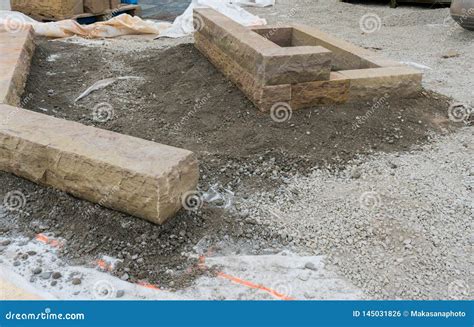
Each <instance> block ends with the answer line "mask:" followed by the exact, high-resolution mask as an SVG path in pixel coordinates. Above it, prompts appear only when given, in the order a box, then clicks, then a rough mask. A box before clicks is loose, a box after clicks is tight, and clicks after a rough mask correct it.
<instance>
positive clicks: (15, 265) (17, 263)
mask: <svg viewBox="0 0 474 327" xmlns="http://www.w3.org/2000/svg"><path fill="white" fill-rule="evenodd" d="M19 265H21V262H20V261H15V262H13V266H14V267H18V266H19Z"/></svg>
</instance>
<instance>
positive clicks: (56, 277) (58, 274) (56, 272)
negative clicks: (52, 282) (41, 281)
mask: <svg viewBox="0 0 474 327" xmlns="http://www.w3.org/2000/svg"><path fill="white" fill-rule="evenodd" d="M52 276H53V279H59V278H61V277H62V275H61V273H60V272H58V271H55V272H54V273H53V275H52Z"/></svg>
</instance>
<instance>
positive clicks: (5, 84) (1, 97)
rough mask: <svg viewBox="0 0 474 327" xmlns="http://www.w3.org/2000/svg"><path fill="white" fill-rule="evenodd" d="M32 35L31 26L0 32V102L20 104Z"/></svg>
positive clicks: (27, 69) (27, 70) (26, 75)
mask: <svg viewBox="0 0 474 327" xmlns="http://www.w3.org/2000/svg"><path fill="white" fill-rule="evenodd" d="M33 37H34V35H33V31H32V29H31V27H28V28H25V30H24V31H18V32H15V33H10V32H6V31H3V32H0V53H1V57H0V103H6V104H10V105H13V106H18V105H19V104H20V97H21V94H22V93H23V89H24V86H25V83H26V79H27V77H28V73H29V71H30V62H31V58H32V57H33V52H34V45H35V44H34V41H33Z"/></svg>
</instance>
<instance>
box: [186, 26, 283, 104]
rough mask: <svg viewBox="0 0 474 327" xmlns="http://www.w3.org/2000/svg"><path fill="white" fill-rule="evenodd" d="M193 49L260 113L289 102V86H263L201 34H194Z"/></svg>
mask: <svg viewBox="0 0 474 327" xmlns="http://www.w3.org/2000/svg"><path fill="white" fill-rule="evenodd" d="M194 40H195V43H194V44H195V47H196V48H197V49H198V50H199V51H200V52H201V53H202V54H203V55H204V56H205V57H207V58H208V59H209V61H210V62H211V63H212V64H213V65H214V66H215V67H216V68H217V69H218V70H219V71H220V72H221V73H222V74H224V75H225V76H226V77H227V78H228V79H230V80H231V81H232V82H233V83H234V84H235V85H236V86H237V87H238V88H239V89H240V90H241V91H242V92H243V93H244V94H245V95H246V96H247V98H249V100H250V101H252V102H253V103H254V104H255V106H256V107H258V108H259V109H260V110H261V111H268V110H270V108H271V107H272V105H273V104H275V103H277V102H289V101H290V99H291V85H289V84H284V85H274V86H272V85H269V86H265V85H263V84H262V83H261V82H260V81H259V80H257V79H256V77H255V75H252V74H251V73H249V72H248V71H247V70H246V69H244V68H242V67H241V66H240V65H239V64H238V63H237V62H235V61H234V60H232V59H231V58H230V57H229V56H228V55H227V53H225V52H224V51H222V50H221V49H220V48H219V47H217V46H216V45H214V44H213V43H211V42H210V41H209V40H208V39H207V37H206V36H205V35H203V34H202V33H201V32H196V33H195V34H194Z"/></svg>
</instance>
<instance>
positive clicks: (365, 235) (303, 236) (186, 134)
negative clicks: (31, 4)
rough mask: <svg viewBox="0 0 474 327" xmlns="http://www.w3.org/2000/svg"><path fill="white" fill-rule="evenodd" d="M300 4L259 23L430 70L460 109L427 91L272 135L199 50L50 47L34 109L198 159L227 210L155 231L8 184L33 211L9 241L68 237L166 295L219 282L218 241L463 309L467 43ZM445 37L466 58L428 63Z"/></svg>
mask: <svg viewBox="0 0 474 327" xmlns="http://www.w3.org/2000/svg"><path fill="white" fill-rule="evenodd" d="M293 3H294V2H290V1H280V2H279V4H278V5H277V6H276V7H275V8H273V9H257V10H256V9H252V10H253V11H256V12H258V13H259V14H260V15H261V16H265V17H266V18H267V19H268V20H269V22H270V23H275V22H282V23H284V22H285V21H290V20H293V21H298V22H303V23H308V24H311V25H315V26H318V27H320V28H321V29H323V30H326V31H329V32H331V33H334V34H335V35H338V36H340V37H343V38H345V39H347V40H349V41H351V42H354V43H356V44H358V45H362V46H365V47H368V48H372V49H374V50H376V51H381V52H382V53H383V54H385V55H386V56H388V57H391V58H393V59H398V60H402V61H416V62H417V63H419V64H424V65H427V66H430V67H432V68H433V69H431V70H429V69H426V70H425V75H426V79H425V80H426V82H425V86H426V87H427V88H432V89H435V90H437V91H443V92H445V93H446V94H448V95H450V96H454V97H455V99H454V100H451V99H448V98H446V97H444V96H442V95H439V94H433V93H431V92H430V91H426V92H425V93H424V94H423V95H421V96H420V97H419V98H417V99H411V100H400V99H386V100H383V101H382V105H376V103H380V100H381V99H376V100H375V102H373V103H368V104H367V105H363V106H340V107H325V108H322V107H321V108H314V109H312V110H307V111H301V112H295V113H293V116H292V117H291V119H290V120H288V121H286V122H283V123H276V122H275V121H272V119H271V118H270V117H269V116H268V115H264V114H261V113H259V112H257V111H256V109H255V108H254V107H253V106H252V105H251V104H250V102H249V101H248V100H246V99H245V97H243V96H242V94H241V93H240V92H239V91H238V90H237V89H236V88H235V87H234V86H232V85H231V84H229V83H228V82H227V81H226V80H225V79H224V78H223V77H222V76H221V75H220V74H219V73H218V72H217V71H216V70H215V69H214V68H213V67H212V66H211V65H210V64H209V63H208V62H207V61H206V60H204V59H203V58H201V57H200V56H199V55H198V53H197V52H196V51H195V50H194V49H193V48H192V46H190V45H186V44H184V45H179V46H178V47H174V48H173V47H170V46H172V45H173V46H174V45H177V44H179V43H182V42H185V40H183V41H178V40H160V41H151V40H149V39H146V38H141V39H140V40H139V41H131V40H130V38H126V39H120V40H114V41H88V40H87V41H80V42H79V40H77V39H69V40H68V41H67V42H60V41H54V42H42V43H40V45H39V49H38V52H37V54H36V56H35V58H34V69H33V71H32V74H31V76H30V80H29V83H28V86H27V90H26V92H25V97H24V100H25V101H24V104H25V107H27V108H29V109H31V110H36V111H41V112H43V113H45V114H52V115H54V116H57V117H62V118H66V119H71V120H76V121H80V122H82V123H84V124H91V125H95V126H98V127H100V128H106V129H111V130H114V131H118V132H121V133H125V134H130V135H134V136H139V137H143V138H146V139H150V140H155V141H157V142H161V143H165V144H170V145H175V146H179V147H184V148H188V149H191V150H193V151H195V152H196V153H197V154H198V156H199V159H200V161H201V167H202V168H201V169H202V178H201V181H200V187H201V189H202V190H203V191H208V190H209V189H210V188H211V186H213V185H215V184H217V187H216V188H217V189H218V192H219V193H220V194H223V195H224V196H223V197H221V200H222V198H224V200H229V203H228V204H231V205H230V206H228V207H227V208H216V207H223V206H224V205H223V204H222V203H208V204H206V205H205V206H204V209H203V210H202V211H200V212H198V213H192V212H186V211H183V212H182V213H180V214H179V215H178V216H177V217H176V219H175V220H174V221H172V222H171V223H170V224H167V225H166V226H163V227H157V226H152V225H150V224H148V223H146V222H143V221H141V220H138V219H136V218H133V217H129V216H126V215H123V214H120V213H117V212H113V211H110V210H107V209H103V208H97V207H95V206H94V205H92V204H90V203H87V202H85V201H80V200H77V199H75V198H72V197H70V196H68V195H66V194H63V193H61V192H57V191H54V190H51V189H45V188H42V187H39V186H36V185H34V184H32V183H29V182H27V181H24V180H21V179H19V178H16V177H13V176H10V175H7V174H3V173H2V174H1V180H2V183H1V184H2V186H1V189H0V194H6V193H7V192H9V191H12V190H19V191H21V192H23V193H25V194H26V200H27V201H26V204H25V205H24V207H23V208H22V211H23V212H22V213H20V214H18V213H14V214H13V215H12V214H11V213H8V212H6V211H5V212H4V213H3V214H2V216H3V218H2V219H1V220H0V222H1V223H2V231H3V236H5V237H10V236H12V235H18V234H21V235H25V234H26V235H28V236H30V237H33V236H34V235H35V234H37V233H39V232H48V233H52V235H54V236H55V237H60V238H63V239H64V240H65V246H64V247H63V248H62V249H61V251H60V252H59V254H60V256H61V257H62V258H63V259H65V260H67V261H69V262H70V263H75V264H90V262H91V261H93V260H96V259H97V258H99V257H101V256H102V255H109V256H111V257H116V258H119V259H123V263H122V264H120V265H118V267H117V269H116V270H114V271H113V272H112V273H113V274H115V275H116V276H118V277H124V279H127V280H130V281H133V282H137V281H140V280H146V281H148V282H151V283H157V284H160V285H162V286H163V287H165V288H169V289H181V288H183V287H186V286H189V285H191V283H192V281H193V280H194V279H195V277H196V276H198V275H201V274H203V273H205V274H210V275H212V274H213V273H215V271H212V270H211V271H207V270H206V271H205V272H203V271H202V270H200V269H193V267H195V265H196V255H198V254H199V252H202V251H203V249H204V252H206V249H208V248H209V247H211V248H212V245H216V244H219V246H218V247H217V250H215V252H213V253H214V254H215V255H221V254H224V255H231V254H257V255H261V254H267V253H274V252H278V251H280V250H282V249H292V250H294V251H296V252H298V253H301V254H303V253H309V254H322V255H328V256H329V263H330V264H331V266H332V267H333V269H335V271H336V272H337V273H338V274H340V275H341V276H342V277H344V278H345V279H348V280H350V281H351V282H352V283H353V284H354V285H355V286H356V287H359V288H361V289H362V290H363V291H364V292H366V293H367V294H369V295H370V296H372V297H376V298H465V297H468V296H469V294H470V291H471V290H470V288H469V285H470V282H472V281H470V280H469V271H470V270H472V258H470V257H469V255H468V254H469V253H470V252H472V235H471V234H472V232H471V231H472V221H471V220H472V219H471V218H470V217H471V216H472V210H473V209H472V200H471V199H472V174H473V173H472V167H471V165H472V164H471V160H472V141H469V140H472V129H471V128H470V127H465V128H464V129H462V130H461V131H455V132H454V134H451V133H450V132H451V131H454V128H453V127H452V125H453V124H450V123H449V120H448V115H447V109H448V107H449V105H450V103H452V102H453V101H462V102H465V103H469V102H470V101H472V80H471V79H469V78H468V77H467V76H466V75H465V74H463V73H462V72H464V71H466V70H467V69H468V65H469V62H472V57H470V56H472V53H473V51H472V48H470V47H472V45H473V42H472V38H473V36H472V34H466V33H465V32H464V31H462V30H460V29H456V28H453V25H449V26H448V25H447V24H445V23H444V20H443V18H444V17H446V16H447V13H448V11H447V10H446V9H436V10H432V11H428V10H426V9H420V8H412V7H403V8H401V9H397V10H400V11H398V12H397V11H395V12H394V11H392V10H391V9H389V8H386V7H381V6H375V7H374V6H359V5H351V4H345V3H339V2H336V1H316V2H315V1H298V2H297V5H298V7H297V8H298V11H296V13H295V10H291V9H292V4H293ZM374 11H375V12H377V13H378V14H379V15H381V16H383V17H384V20H383V21H384V22H385V23H384V24H383V25H382V26H381V28H380V29H379V30H377V31H376V32H374V33H362V32H361V30H360V29H358V28H359V19H360V17H361V16H363V15H364V14H365V13H371V12H374ZM308 12H310V13H311V15H310V16H309V15H307V14H306V13H308ZM402 13H403V15H401V14H402ZM394 14H396V15H401V16H400V17H402V18H403V19H401V18H400V17H399V16H396V19H395V18H390V17H392V16H391V15H394ZM334 17H336V18H337V17H338V19H334ZM397 17H398V18H397ZM405 17H409V18H410V19H409V21H407V19H408V18H405ZM439 20H441V21H439ZM334 21H338V24H334ZM433 21H434V22H433ZM431 24H434V25H433V26H432V25H431ZM449 29H451V30H452V31H453V32H452V34H453V35H454V36H453V38H452V39H448V40H446V46H447V47H454V48H455V49H456V51H458V52H459V54H460V56H457V57H452V58H448V59H444V58H441V57H440V56H441V52H439V49H437V52H433V51H432V50H433V47H435V42H433V39H439V37H441V36H443V35H445V33H446V32H448V30H449ZM379 33H381V34H382V35H380V34H379ZM397 33H404V34H406V35H411V37H406V38H403V39H402V40H401V39H400V38H399V37H397V38H395V35H397ZM425 33H428V34H425ZM426 35H430V37H428V38H427V37H425V36H426ZM74 43H80V44H79V45H77V44H74ZM415 45H416V46H415ZM72 62H74V65H71V63H72ZM125 75H137V76H140V77H143V80H134V81H133V82H131V83H130V81H129V83H127V82H126V81H119V82H117V83H116V84H114V85H112V86H110V87H108V88H107V89H105V90H102V91H98V92H96V93H93V94H91V95H90V96H88V97H87V98H85V99H84V100H80V101H79V102H77V103H76V104H74V98H75V97H77V96H78V95H79V94H80V93H81V92H82V91H83V90H84V89H85V88H87V87H88V86H90V85H91V84H92V83H94V82H95V81H97V80H98V79H101V78H106V77H114V76H125ZM45 77H47V78H45ZM30 94H31V96H28V95H30ZM102 102H107V103H110V104H111V105H112V107H113V118H112V119H110V120H108V121H107V122H105V123H97V122H95V121H94V120H93V117H92V108H93V107H94V106H96V105H97V104H98V103H102ZM456 125H457V126H459V127H462V126H465V125H464V124H463V123H458V124H456ZM420 146H425V147H420ZM413 149H416V150H413ZM367 155H369V157H367ZM356 167H357V168H356ZM470 183H471V184H470ZM446 185H447V186H448V187H446ZM225 189H227V191H226V190H225ZM229 190H230V191H232V192H234V193H235V196H233V197H232V196H230V195H229V194H231V193H229ZM447 190H449V191H447ZM374 199H375V200H374ZM374 201H375V203H376V205H375V206H374V205H372V203H373V202H374ZM367 208H368V209H369V210H367ZM91 210H92V215H91V214H83V213H88V212H90V211H91ZM384 217H385V218H387V219H384ZM447 222H448V223H447ZM222 240H226V241H225V242H223V243H222V242H220V241H222ZM203 243H204V244H205V246H203ZM196 245H199V246H197V247H196ZM469 250H471V251H470V252H469ZM433 253H434V254H438V256H437V257H435V258H433ZM19 258H20V259H21V256H19ZM466 258H467V259H466ZM18 261H21V260H18ZM20 264H21V263H20ZM170 271H172V272H173V273H170ZM126 277H127V278H126Z"/></svg>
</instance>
